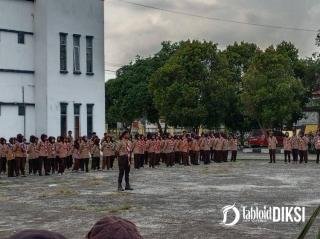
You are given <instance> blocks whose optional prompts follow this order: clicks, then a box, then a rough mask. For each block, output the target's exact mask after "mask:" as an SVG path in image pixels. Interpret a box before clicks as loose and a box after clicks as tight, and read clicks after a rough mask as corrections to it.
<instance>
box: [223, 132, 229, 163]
mask: <svg viewBox="0 0 320 239" xmlns="http://www.w3.org/2000/svg"><path fill="white" fill-rule="evenodd" d="M222 139H223V147H222V155H223V162H228V154H229V141H228V137H227V135H222Z"/></svg>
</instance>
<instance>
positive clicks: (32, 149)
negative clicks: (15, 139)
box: [27, 135, 38, 175]
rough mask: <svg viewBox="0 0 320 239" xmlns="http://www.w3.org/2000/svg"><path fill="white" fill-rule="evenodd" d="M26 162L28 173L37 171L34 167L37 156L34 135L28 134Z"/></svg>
mask: <svg viewBox="0 0 320 239" xmlns="http://www.w3.org/2000/svg"><path fill="white" fill-rule="evenodd" d="M27 152H28V163H29V175H31V174H34V175H36V173H37V168H36V160H37V157H38V154H37V144H36V137H35V136H33V135H31V136H30V144H29V145H28V149H27Z"/></svg>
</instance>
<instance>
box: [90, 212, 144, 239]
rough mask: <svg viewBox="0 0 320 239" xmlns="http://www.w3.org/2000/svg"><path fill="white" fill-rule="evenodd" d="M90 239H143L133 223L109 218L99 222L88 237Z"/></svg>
mask: <svg viewBox="0 0 320 239" xmlns="http://www.w3.org/2000/svg"><path fill="white" fill-rule="evenodd" d="M87 238H88V239H143V237H142V236H141V235H140V233H139V232H138V229H137V227H136V225H135V224H133V223H132V222H130V221H128V220H125V219H122V218H119V217H115V216H109V217H105V218H103V219H101V220H99V221H98V222H97V223H96V224H94V226H93V227H92V229H91V230H90V232H89V233H88V235H87Z"/></svg>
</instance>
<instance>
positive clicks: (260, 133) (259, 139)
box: [248, 129, 284, 148]
mask: <svg viewBox="0 0 320 239" xmlns="http://www.w3.org/2000/svg"><path fill="white" fill-rule="evenodd" d="M273 135H274V136H275V137H276V138H277V141H278V146H280V147H282V146H283V138H284V133H282V131H273ZM267 138H268V135H267V130H266V131H264V130H262V129H254V130H252V131H251V133H250V136H249V138H248V143H249V146H250V147H252V148H256V147H268V140H267Z"/></svg>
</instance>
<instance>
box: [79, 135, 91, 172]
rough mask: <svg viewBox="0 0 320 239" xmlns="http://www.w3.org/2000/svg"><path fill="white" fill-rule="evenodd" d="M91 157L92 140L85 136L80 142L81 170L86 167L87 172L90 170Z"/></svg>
mask: <svg viewBox="0 0 320 239" xmlns="http://www.w3.org/2000/svg"><path fill="white" fill-rule="evenodd" d="M89 158H90V142H88V140H87V137H86V136H83V137H82V140H81V143H80V168H81V171H84V169H86V173H88V172H89Z"/></svg>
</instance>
